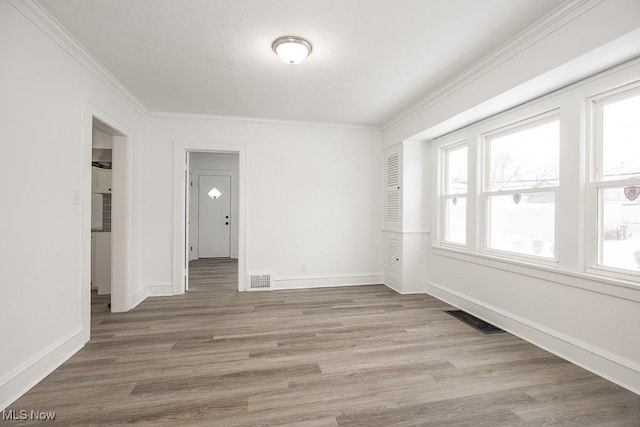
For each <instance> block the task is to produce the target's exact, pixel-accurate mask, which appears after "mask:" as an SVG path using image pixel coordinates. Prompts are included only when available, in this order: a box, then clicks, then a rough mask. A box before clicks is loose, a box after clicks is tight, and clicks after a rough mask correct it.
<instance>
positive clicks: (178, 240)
mask: <svg viewBox="0 0 640 427" xmlns="http://www.w3.org/2000/svg"><path fill="white" fill-rule="evenodd" d="M194 151H195V152H203V153H219V154H225V153H226V154H229V153H231V154H238V162H239V165H238V213H239V218H238V291H239V292H244V291H246V290H247V288H246V280H245V277H246V267H245V266H246V263H247V257H246V247H247V245H246V217H247V212H246V205H247V203H246V195H247V183H246V181H247V180H246V169H247V167H246V164H247V161H246V159H247V148H246V145H245V144H229V143H226V142H217V141H194V140H174V141H173V168H174V169H173V184H174V185H173V191H174V197H173V200H174V203H173V204H174V216H173V242H174V244H173V294H174V295H180V294H183V293H184V292H185V281H184V277H185V275H186V274H187V273H188V267H187V266H185V256H186V257H188V254H186V255H185V253H184V252H185V248H186V239H187V238H188V237H187V236H186V235H185V223H186V221H187V218H186V214H185V212H186V208H188V206H186V202H187V198H186V193H185V186H186V182H185V175H184V170H185V157H186V153H187V152H194Z"/></svg>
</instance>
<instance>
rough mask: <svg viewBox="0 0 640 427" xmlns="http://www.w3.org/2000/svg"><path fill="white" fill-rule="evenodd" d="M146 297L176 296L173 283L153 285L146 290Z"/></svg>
mask: <svg viewBox="0 0 640 427" xmlns="http://www.w3.org/2000/svg"><path fill="white" fill-rule="evenodd" d="M144 290H145V292H144V293H145V298H146V297H169V296H173V295H175V294H174V293H173V283H170V282H166V283H151V284H149V285H147V286H146V287H145V288H144Z"/></svg>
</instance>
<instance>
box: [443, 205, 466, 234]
mask: <svg viewBox="0 0 640 427" xmlns="http://www.w3.org/2000/svg"><path fill="white" fill-rule="evenodd" d="M444 210H445V214H444V216H445V229H444V240H446V241H447V242H451V243H459V244H461V245H465V244H466V243H467V198H466V197H452V198H448V199H445V209H444Z"/></svg>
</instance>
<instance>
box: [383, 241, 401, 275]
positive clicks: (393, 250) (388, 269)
mask: <svg viewBox="0 0 640 427" xmlns="http://www.w3.org/2000/svg"><path fill="white" fill-rule="evenodd" d="M399 273H400V242H399V241H398V240H397V239H387V256H386V261H385V274H386V275H387V276H389V277H392V278H394V279H398V278H399Z"/></svg>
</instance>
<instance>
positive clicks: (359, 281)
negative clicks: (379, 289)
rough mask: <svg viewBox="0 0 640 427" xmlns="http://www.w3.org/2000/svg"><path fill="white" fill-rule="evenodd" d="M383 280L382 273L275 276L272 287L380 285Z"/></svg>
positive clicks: (301, 287) (303, 287)
mask: <svg viewBox="0 0 640 427" xmlns="http://www.w3.org/2000/svg"><path fill="white" fill-rule="evenodd" d="M383 281H384V276H383V275H382V274H356V275H334V276H312V277H309V276H293V277H274V278H273V279H272V282H271V288H272V289H274V290H283V289H312V288H333V287H341V286H362V285H380V284H382V283H383Z"/></svg>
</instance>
